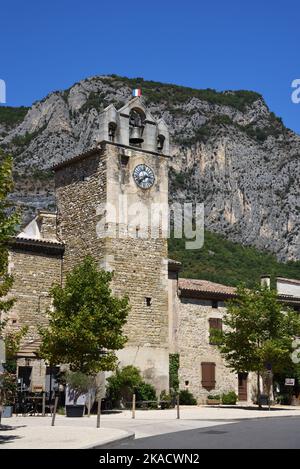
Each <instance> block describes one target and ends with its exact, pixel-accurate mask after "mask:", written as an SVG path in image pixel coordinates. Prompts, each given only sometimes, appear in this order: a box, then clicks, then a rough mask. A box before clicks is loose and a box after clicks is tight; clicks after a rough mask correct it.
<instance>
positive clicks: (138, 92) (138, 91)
mask: <svg viewBox="0 0 300 469" xmlns="http://www.w3.org/2000/svg"><path fill="white" fill-rule="evenodd" d="M132 96H142V90H141V89H140V88H136V89H135V90H132Z"/></svg>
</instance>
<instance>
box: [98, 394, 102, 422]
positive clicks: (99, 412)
mask: <svg viewBox="0 0 300 469" xmlns="http://www.w3.org/2000/svg"><path fill="white" fill-rule="evenodd" d="M101 400H102V399H101V397H100V398H99V399H98V408H97V428H100V415H101Z"/></svg>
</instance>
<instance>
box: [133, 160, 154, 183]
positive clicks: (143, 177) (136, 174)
mask: <svg viewBox="0 0 300 469" xmlns="http://www.w3.org/2000/svg"><path fill="white" fill-rule="evenodd" d="M133 179H134V180H135V182H136V184H137V185H138V186H139V187H140V188H141V189H150V187H152V186H153V184H154V181H155V176H154V172H153V170H152V169H151V168H149V166H147V165H145V164H139V165H137V166H136V167H135V169H134V171H133Z"/></svg>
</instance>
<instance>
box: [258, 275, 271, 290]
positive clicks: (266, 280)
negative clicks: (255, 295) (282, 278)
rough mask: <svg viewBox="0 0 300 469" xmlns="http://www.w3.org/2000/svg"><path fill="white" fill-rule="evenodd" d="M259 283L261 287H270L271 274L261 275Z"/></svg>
mask: <svg viewBox="0 0 300 469" xmlns="http://www.w3.org/2000/svg"><path fill="white" fill-rule="evenodd" d="M260 284H261V286H262V287H267V288H268V289H270V288H271V276H270V275H261V277H260Z"/></svg>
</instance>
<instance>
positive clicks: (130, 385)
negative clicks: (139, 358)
mask: <svg viewBox="0 0 300 469" xmlns="http://www.w3.org/2000/svg"><path fill="white" fill-rule="evenodd" d="M107 381H108V386H107V391H106V394H107V398H108V399H109V400H110V401H111V402H112V405H113V406H114V407H120V406H126V403H127V404H128V403H129V402H131V401H132V395H133V394H134V393H135V394H136V401H137V403H138V402H139V401H157V397H156V391H155V388H154V387H153V386H152V385H151V384H148V383H145V381H144V380H143V379H142V376H141V373H140V370H139V369H138V368H136V367H134V366H132V365H129V366H125V367H124V368H122V369H119V368H117V370H116V373H115V374H114V375H112V376H110V377H109V378H108V379H107ZM138 406H140V405H139V404H138V405H137V407H138ZM154 406H155V407H156V406H157V404H155V402H154Z"/></svg>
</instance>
